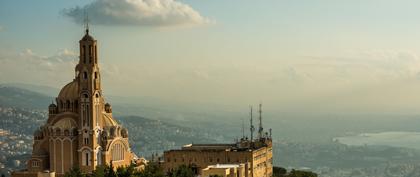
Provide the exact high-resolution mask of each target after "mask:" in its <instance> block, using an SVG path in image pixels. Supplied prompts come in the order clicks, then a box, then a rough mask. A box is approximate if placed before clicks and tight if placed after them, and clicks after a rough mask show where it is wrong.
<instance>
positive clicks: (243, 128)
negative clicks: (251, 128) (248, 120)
mask: <svg viewBox="0 0 420 177" xmlns="http://www.w3.org/2000/svg"><path fill="white" fill-rule="evenodd" d="M242 139H244V140H245V122H244V119H243V118H242Z"/></svg>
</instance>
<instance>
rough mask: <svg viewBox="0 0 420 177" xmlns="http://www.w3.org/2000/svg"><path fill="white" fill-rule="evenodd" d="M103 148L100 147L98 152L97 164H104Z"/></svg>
mask: <svg viewBox="0 0 420 177" xmlns="http://www.w3.org/2000/svg"><path fill="white" fill-rule="evenodd" d="M101 154H102V150H101V148H99V149H98V151H97V152H96V159H97V165H102V155H101Z"/></svg>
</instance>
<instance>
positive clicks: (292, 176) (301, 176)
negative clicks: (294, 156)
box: [287, 170, 318, 177]
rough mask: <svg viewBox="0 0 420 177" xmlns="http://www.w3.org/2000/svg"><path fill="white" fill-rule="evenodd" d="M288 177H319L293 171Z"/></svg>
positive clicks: (306, 172) (313, 174) (314, 174)
mask: <svg viewBox="0 0 420 177" xmlns="http://www.w3.org/2000/svg"><path fill="white" fill-rule="evenodd" d="M287 177H318V175H317V174H316V173H313V172H310V171H299V170H292V171H291V172H290V174H289V175H287Z"/></svg>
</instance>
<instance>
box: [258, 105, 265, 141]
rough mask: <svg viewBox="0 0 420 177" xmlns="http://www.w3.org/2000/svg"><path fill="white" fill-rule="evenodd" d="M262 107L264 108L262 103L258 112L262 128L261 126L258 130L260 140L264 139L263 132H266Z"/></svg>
mask: <svg viewBox="0 0 420 177" xmlns="http://www.w3.org/2000/svg"><path fill="white" fill-rule="evenodd" d="M261 107H262V104H261V103H260V107H259V108H260V109H259V110H258V113H259V120H260V126H259V128H258V138H262V137H263V131H264V129H263V126H262V116H261V115H262V110H261Z"/></svg>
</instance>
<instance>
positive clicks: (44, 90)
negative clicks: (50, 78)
mask: <svg viewBox="0 0 420 177" xmlns="http://www.w3.org/2000/svg"><path fill="white" fill-rule="evenodd" d="M2 86H4V87H15V88H20V89H25V90H30V91H32V92H38V93H40V94H43V95H47V96H50V97H55V96H57V95H58V92H59V91H60V89H59V88H54V87H50V86H45V85H34V84H27V83H1V84H0V87H2Z"/></svg>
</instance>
